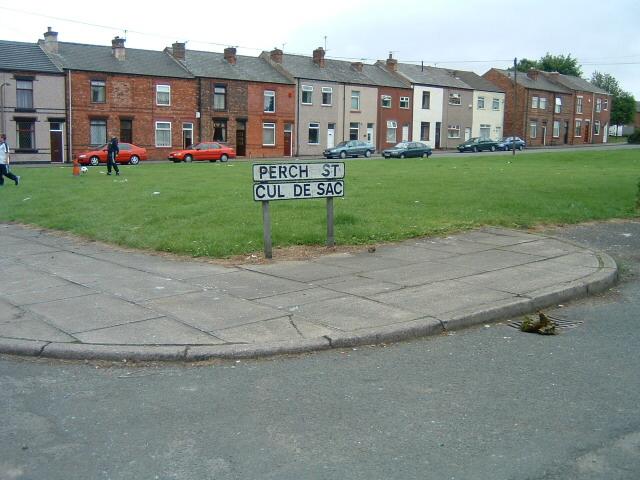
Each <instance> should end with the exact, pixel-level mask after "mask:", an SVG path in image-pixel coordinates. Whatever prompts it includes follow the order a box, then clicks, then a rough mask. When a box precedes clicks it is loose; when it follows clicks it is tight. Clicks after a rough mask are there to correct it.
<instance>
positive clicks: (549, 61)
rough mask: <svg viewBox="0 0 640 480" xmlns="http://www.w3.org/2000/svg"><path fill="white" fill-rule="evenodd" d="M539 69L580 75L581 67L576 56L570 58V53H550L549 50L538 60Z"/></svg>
mask: <svg viewBox="0 0 640 480" xmlns="http://www.w3.org/2000/svg"><path fill="white" fill-rule="evenodd" d="M538 63H539V65H540V70H543V71H545V72H558V73H562V74H564V75H573V76H574V77H579V76H581V75H582V68H581V67H580V65H579V64H578V59H577V58H571V54H569V55H567V56H566V57H565V56H564V55H551V54H550V53H549V52H547V54H546V55H545V56H544V57H542V58H541V59H540V61H539V62H538Z"/></svg>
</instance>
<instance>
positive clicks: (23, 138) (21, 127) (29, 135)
mask: <svg viewBox="0 0 640 480" xmlns="http://www.w3.org/2000/svg"><path fill="white" fill-rule="evenodd" d="M16 134H17V135H16V139H17V140H18V142H17V147H16V148H18V149H21V150H22V149H24V150H33V149H35V148H36V122H35V121H33V120H17V121H16Z"/></svg>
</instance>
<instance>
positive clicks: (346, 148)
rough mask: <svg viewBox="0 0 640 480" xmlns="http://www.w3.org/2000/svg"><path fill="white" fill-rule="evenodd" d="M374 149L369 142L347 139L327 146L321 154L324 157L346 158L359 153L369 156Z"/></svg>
mask: <svg viewBox="0 0 640 480" xmlns="http://www.w3.org/2000/svg"><path fill="white" fill-rule="evenodd" d="M375 151H376V149H375V148H374V146H373V145H371V144H370V143H369V142H362V141H360V140H349V141H347V142H340V143H339V144H338V145H336V146H335V147H333V148H327V149H326V150H325V151H324V152H323V153H322V154H323V155H324V156H325V157H326V158H338V157H340V158H347V157H358V156H360V155H363V156H365V157H370V156H371V154H372V153H374V152H375Z"/></svg>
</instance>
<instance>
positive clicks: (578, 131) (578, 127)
mask: <svg viewBox="0 0 640 480" xmlns="http://www.w3.org/2000/svg"><path fill="white" fill-rule="evenodd" d="M581 134H582V120H576V129H575V136H576V137H579V136H580V135H581Z"/></svg>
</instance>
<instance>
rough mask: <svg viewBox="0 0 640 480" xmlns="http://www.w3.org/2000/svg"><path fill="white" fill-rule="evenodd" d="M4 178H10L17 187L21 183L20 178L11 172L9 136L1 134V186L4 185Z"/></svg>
mask: <svg viewBox="0 0 640 480" xmlns="http://www.w3.org/2000/svg"><path fill="white" fill-rule="evenodd" d="M4 177H7V178H10V179H11V180H13V181H14V182H15V184H16V185H18V184H19V183H20V177H19V176H16V175H14V174H13V173H11V172H10V171H9V145H7V136H6V135H5V134H4V133H3V134H0V186H2V185H4Z"/></svg>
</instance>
